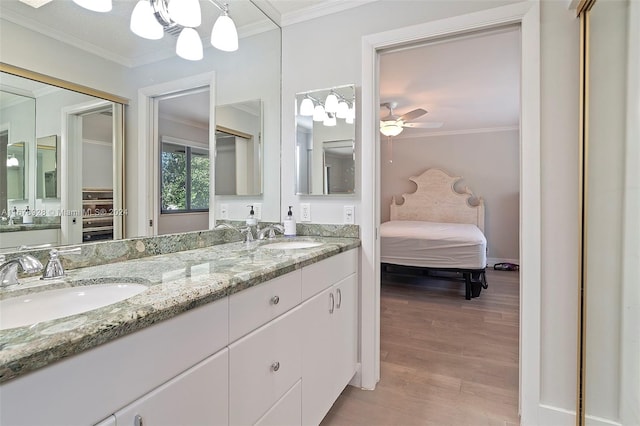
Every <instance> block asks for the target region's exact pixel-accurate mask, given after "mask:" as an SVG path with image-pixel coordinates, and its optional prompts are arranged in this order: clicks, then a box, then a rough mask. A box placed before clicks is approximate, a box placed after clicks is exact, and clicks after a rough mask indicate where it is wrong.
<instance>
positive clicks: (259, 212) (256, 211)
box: [253, 203, 262, 220]
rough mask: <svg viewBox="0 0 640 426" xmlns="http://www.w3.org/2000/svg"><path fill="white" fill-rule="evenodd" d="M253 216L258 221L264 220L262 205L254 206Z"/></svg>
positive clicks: (255, 204) (256, 204)
mask: <svg viewBox="0 0 640 426" xmlns="http://www.w3.org/2000/svg"><path fill="white" fill-rule="evenodd" d="M253 216H254V217H255V218H256V219H258V220H261V219H262V203H254V204H253Z"/></svg>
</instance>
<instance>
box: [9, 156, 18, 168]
mask: <svg viewBox="0 0 640 426" xmlns="http://www.w3.org/2000/svg"><path fill="white" fill-rule="evenodd" d="M18 166H20V161H18V159H17V158H16V157H14V156H13V155H9V157H7V167H18Z"/></svg>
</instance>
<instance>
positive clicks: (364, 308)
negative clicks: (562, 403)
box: [360, 2, 541, 423]
mask: <svg viewBox="0 0 640 426" xmlns="http://www.w3.org/2000/svg"><path fill="white" fill-rule="evenodd" d="M539 19H540V5H539V4H538V3H537V2H522V3H517V4H513V5H509V6H504V7H499V8H495V9H490V10H485V11H481V12H476V13H472V14H468V15H461V16H456V17H452V18H446V19H443V20H439V21H434V22H429V23H425V24H419V25H415V26H412V27H406V28H401V29H398V30H392V31H387V32H384V33H379V34H373V35H370V36H366V37H364V38H363V41H362V48H363V51H362V64H363V65H362V107H361V111H362V122H363V126H362V132H361V137H362V140H365V141H366V140H368V141H376V143H371V144H363V148H362V157H361V159H362V160H361V161H362V205H363V209H362V210H363V212H362V230H361V241H362V247H361V283H362V288H361V354H362V358H361V362H362V368H361V372H362V374H361V377H360V379H361V386H362V387H363V388H365V389H373V388H375V385H376V383H377V381H378V380H379V378H380V375H379V372H380V369H379V366H380V340H379V337H380V334H379V333H380V266H379V256H380V255H379V249H380V246H379V239H378V232H379V225H378V224H379V223H380V200H379V194H380V170H379V159H380V156H381V154H380V148H379V136H378V133H379V128H378V126H379V115H378V114H379V104H380V99H379V98H378V96H377V79H378V73H377V67H378V61H379V54H380V51H382V50H384V49H388V48H391V47H394V46H400V45H403V44H407V43H411V42H419V41H420V42H423V41H428V40H433V39H437V38H441V37H443V36H445V35H451V36H453V35H459V34H464V33H467V32H469V31H477V30H480V29H490V28H495V27H497V26H504V25H508V24H520V25H521V31H522V33H521V34H522V37H521V52H522V61H521V70H522V74H521V87H522V93H521V102H520V105H521V122H520V123H521V124H520V129H521V131H520V158H521V159H522V158H526V159H527V161H526V162H523V161H520V196H521V197H520V206H519V210H520V218H519V223H520V231H521V243H520V259H521V265H520V266H521V268H520V290H521V291H520V331H519V336H520V350H519V354H520V355H519V356H520V359H519V365H520V368H519V375H520V380H519V383H520V392H519V400H520V403H519V406H520V414H521V417H522V419H523V421H525V420H526V419H530V420H529V421H531V422H533V423H536V420H534V419H537V417H538V411H539V403H540V401H539V391H540V357H541V354H540V327H541V323H540V317H541V316H540V277H541V268H540V265H541V264H540V262H541V253H540V246H541V240H540V238H541V237H540V229H541V228H540V227H541V210H540V199H541V192H540V66H539V64H540V23H539Z"/></svg>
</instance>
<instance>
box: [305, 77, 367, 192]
mask: <svg viewBox="0 0 640 426" xmlns="http://www.w3.org/2000/svg"><path fill="white" fill-rule="evenodd" d="M296 111H297V112H296V153H295V158H296V193H297V194H300V195H340V194H342V195H344V194H353V193H354V192H355V154H354V151H355V122H354V121H355V86H354V85H347V86H340V87H334V88H330V89H323V90H314V91H311V92H304V93H298V94H297V95H296Z"/></svg>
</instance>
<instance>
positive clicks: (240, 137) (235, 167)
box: [215, 99, 263, 195]
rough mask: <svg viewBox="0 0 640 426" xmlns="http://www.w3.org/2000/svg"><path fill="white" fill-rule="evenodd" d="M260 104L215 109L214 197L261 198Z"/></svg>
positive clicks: (257, 101) (250, 102)
mask: <svg viewBox="0 0 640 426" xmlns="http://www.w3.org/2000/svg"><path fill="white" fill-rule="evenodd" d="M261 139H262V101H261V100H260V99H255V100H251V101H246V102H238V103H233V104H228V105H220V106H217V107H216V163H215V171H216V176H215V182H216V190H215V193H216V195H260V194H262V170H263V166H262V158H263V152H262V149H263V146H262V140H261Z"/></svg>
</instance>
